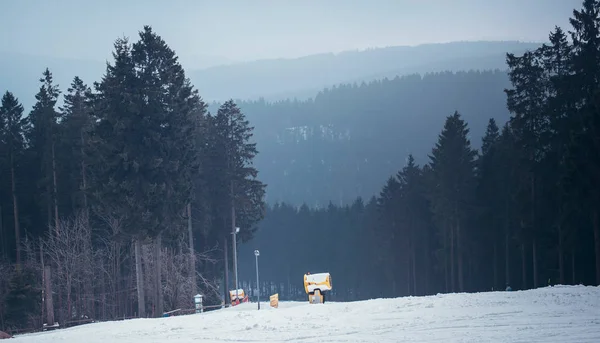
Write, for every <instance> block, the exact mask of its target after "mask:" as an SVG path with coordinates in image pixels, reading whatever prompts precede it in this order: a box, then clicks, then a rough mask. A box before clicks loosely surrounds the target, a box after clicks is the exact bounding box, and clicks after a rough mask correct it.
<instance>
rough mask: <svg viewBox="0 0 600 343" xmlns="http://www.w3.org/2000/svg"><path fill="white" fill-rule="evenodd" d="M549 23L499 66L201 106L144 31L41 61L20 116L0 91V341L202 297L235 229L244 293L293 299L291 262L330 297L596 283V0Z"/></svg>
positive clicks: (225, 275)
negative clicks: (98, 66) (87, 58)
mask: <svg viewBox="0 0 600 343" xmlns="http://www.w3.org/2000/svg"><path fill="white" fill-rule="evenodd" d="M571 26H572V28H571V30H569V31H563V30H562V29H561V28H559V27H556V28H554V30H552V32H551V33H550V35H549V41H548V42H547V43H546V44H544V45H542V46H540V47H539V48H537V49H535V50H531V51H527V52H525V53H523V54H512V53H508V54H507V55H506V62H507V67H508V72H507V73H505V72H499V71H472V72H461V73H438V74H431V75H426V76H423V77H421V76H419V75H414V76H407V77H403V78H397V79H394V80H382V81H377V82H373V83H370V84H365V85H361V86H353V85H345V86H340V87H336V89H333V90H326V91H324V92H322V93H321V94H319V95H318V96H317V97H316V98H315V99H314V100H311V101H303V102H299V101H285V102H279V103H270V104H269V103H265V102H252V103H250V102H248V103H240V102H234V101H233V100H230V101H227V102H225V103H223V104H218V106H217V107H216V108H210V107H209V105H208V104H207V103H205V102H204V101H203V100H202V97H201V96H200V94H199V93H198V92H197V91H196V90H195V89H194V87H193V86H192V84H191V82H190V81H189V79H188V78H187V77H186V73H185V72H184V70H183V67H182V66H181V65H180V64H179V62H178V58H177V56H176V55H175V53H174V52H173V50H171V49H170V48H169V46H168V45H167V44H166V42H164V40H163V39H162V38H161V37H160V36H159V35H158V34H156V33H155V32H154V31H153V30H152V29H151V28H150V27H149V26H146V27H144V28H143V30H142V31H140V33H139V37H138V40H137V41H135V42H133V43H130V42H129V40H128V39H126V38H120V39H117V40H116V41H115V44H114V51H113V60H112V61H111V62H110V63H108V64H107V66H106V71H105V73H104V75H103V77H102V79H101V80H99V81H96V82H93V83H89V84H86V82H84V80H82V79H80V78H79V77H74V78H73V81H72V83H71V85H70V86H69V87H68V88H67V90H66V92H64V93H62V92H61V91H60V88H59V85H57V84H55V82H54V80H53V74H52V72H51V71H50V70H48V69H46V70H45V71H43V73H41V76H42V77H41V79H40V86H39V92H38V93H37V94H35V99H36V103H35V106H34V107H33V109H32V111H31V112H30V113H27V114H26V113H24V112H25V111H24V108H23V106H22V105H21V102H20V100H19V99H18V98H17V97H15V96H14V94H13V93H11V92H10V90H3V93H2V100H1V104H0V159H1V160H0V166H1V168H0V180H1V183H0V234H1V236H0V243H1V244H0V249H1V250H0V259H1V260H0V274H1V275H2V276H3V277H2V278H0V299H1V301H0V329H3V330H4V331H9V332H15V331H17V330H32V329H39V328H41V327H42V325H43V324H44V323H47V324H49V325H52V324H53V323H55V322H58V323H60V325H61V326H68V325H71V324H72V323H73V322H74V321H77V320H82V319H90V318H91V319H94V320H114V319H121V318H130V317H149V316H153V317H158V316H161V315H162V314H163V313H164V311H170V310H173V309H178V308H184V309H190V308H192V307H193V303H192V296H193V295H194V294H196V293H198V292H201V293H202V294H204V295H205V299H206V300H205V301H206V304H217V305H218V304H220V303H221V301H223V297H226V292H227V290H228V289H232V288H233V285H234V284H235V280H231V279H230V275H231V273H230V272H229V268H230V266H231V265H232V257H233V253H232V249H231V247H232V241H231V239H232V237H233V236H232V235H231V233H232V232H233V231H234V230H235V228H236V227H239V228H240V233H239V234H238V235H237V239H238V240H239V242H238V243H240V244H238V245H237V246H238V250H239V253H238V254H237V255H238V260H239V276H240V281H241V284H242V285H243V287H244V288H245V289H247V290H248V292H249V293H254V289H255V288H256V284H255V283H253V282H254V280H255V279H254V277H255V274H254V258H253V257H254V256H253V254H252V251H253V250H254V249H260V251H261V256H260V263H261V264H260V265H261V267H260V275H261V281H262V282H261V284H260V285H259V286H260V287H261V288H263V292H261V294H262V295H263V296H265V297H266V296H268V295H269V294H270V292H279V293H280V295H281V297H282V299H286V298H287V299H292V298H293V299H296V298H304V297H305V295H304V294H303V289H302V288H301V287H302V281H301V280H302V275H303V274H304V273H305V272H309V271H310V272H313V273H314V272H319V271H328V272H331V273H332V276H333V284H334V292H333V294H332V297H331V298H330V299H331V300H337V301H347V300H355V299H367V298H372V297H392V296H402V295H425V294H435V293H438V292H473V291H490V290H504V289H505V288H506V286H507V285H510V286H511V287H512V288H513V289H528V288H535V287H540V286H545V285H547V284H556V283H562V284H567V283H569V284H573V283H584V284H596V285H598V284H600V218H599V215H600V213H599V212H598V211H599V209H600V154H599V151H600V142H599V141H598V137H600V136H599V135H597V132H598V131H599V130H600V110H599V108H598V106H600V64H599V63H598V61H600V2H599V1H597V0H585V1H583V7H582V9H580V10H575V11H574V12H573V16H572V18H571ZM569 38H570V40H569ZM87 82H91V80H90V81H87ZM59 98H62V100H63V102H64V105H62V106H57V103H58V101H59ZM415 99H420V100H418V101H417V100H415ZM259 112H263V114H262V116H261V113H259ZM246 115H247V116H246ZM503 116H505V117H503ZM259 117H261V118H262V119H258V118H259ZM282 130H284V131H285V130H287V131H288V134H286V135H284V134H281V131H282ZM476 130H480V131H482V132H485V133H484V135H483V137H479V136H478V137H477V138H474V136H475V135H474V134H472V132H473V131H476ZM265 132H269V133H272V134H273V137H275V138H276V139H278V140H279V141H280V142H283V143H284V144H268V142H266V143H265V142H262V143H257V142H256V141H257V140H258V139H256V137H257V136H259V135H263V134H265ZM309 136H310V137H311V139H308V137H309ZM354 137H358V138H356V139H354ZM375 138H377V139H375ZM319 141H328V142H327V143H319ZM425 144H428V145H427V147H426V148H423V146H424V145H425ZM269 149H271V150H270V151H269ZM295 149H297V150H295ZM425 149H426V150H425ZM307 151H308V152H310V153H311V154H306V152H307ZM269 154H270V155H269ZM302 154H304V155H302ZM274 156H277V158H274ZM300 156H304V157H303V158H300ZM261 158H263V160H262V162H261V163H259V160H260V159H261ZM363 160H364V161H365V164H364V165H361V163H362V162H361V161H363ZM371 161H374V162H371ZM402 161H404V162H402ZM319 163H320V165H319ZM269 164H270V165H278V164H284V165H283V166H281V167H277V168H275V167H273V168H274V169H271V167H268V166H267V165H269ZM288 164H292V165H295V166H298V167H295V169H290V166H289V165H288ZM312 170H314V171H315V172H314V173H312V174H310V171H312ZM259 172H260V173H259ZM269 173H271V174H269ZM278 173H279V174H283V175H284V176H286V174H287V175H290V174H293V175H292V176H290V177H289V178H287V179H286V178H282V179H280V180H279V181H277V179H276V176H277V174H278ZM327 173H329V174H327ZM325 175H327V176H325ZM267 176H268V177H267ZM280 176H281V175H280ZM267 187H268V188H267ZM267 189H268V191H269V192H273V193H271V194H273V195H272V196H270V197H267ZM342 190H344V192H345V193H343V194H340V192H341V191H342ZM346 190H347V191H346ZM303 202H304V203H305V204H304V205H300V204H302V203H303ZM269 203H270V204H269ZM340 203H341V204H340ZM315 204H316V205H319V206H315ZM224 293H225V294H224Z"/></svg>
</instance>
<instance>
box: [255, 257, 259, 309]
mask: <svg viewBox="0 0 600 343" xmlns="http://www.w3.org/2000/svg"><path fill="white" fill-rule="evenodd" d="M254 256H255V257H256V301H257V303H258V309H259V310H260V283H259V282H258V256H260V251H258V250H254Z"/></svg>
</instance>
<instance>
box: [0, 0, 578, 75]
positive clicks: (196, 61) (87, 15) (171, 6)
mask: <svg viewBox="0 0 600 343" xmlns="http://www.w3.org/2000/svg"><path fill="white" fill-rule="evenodd" d="M581 3H582V1H581V0H500V1H496V0H171V1H167V0H162V1H159V0H97V1H90V0H87V1H86V0H0V42H1V44H0V51H12V52H19V53H28V54H37V55H47V56H56V57H76V58H84V59H94V60H99V61H104V60H105V59H107V58H109V57H110V53H111V51H112V43H113V42H114V40H115V38H117V37H119V36H122V35H125V36H129V37H132V38H137V37H135V36H136V35H137V31H139V30H140V29H141V27H142V26H143V25H144V24H149V25H151V26H152V27H153V28H154V29H155V30H156V31H157V32H158V33H159V34H160V35H161V36H163V38H164V39H165V40H166V41H167V43H168V44H169V45H170V46H171V47H172V48H174V49H175V50H176V52H177V54H178V55H179V56H180V57H181V59H182V61H183V62H184V63H187V64H188V65H190V64H191V65H201V64H205V63H214V62H219V61H221V60H225V59H226V60H236V61H244V60H253V59H260V58H278V57H298V56H303V55H307V54H313V53H320V52H338V51H343V50H353V49H364V48H368V47H378V46H389V45H416V44H422V43H435V42H448V41H457V40H488V39H490V40H524V41H545V40H546V39H547V35H548V32H549V31H550V30H552V28H553V27H554V25H557V24H558V25H561V26H562V27H564V28H568V18H569V17H570V16H571V13H572V10H573V8H579V7H581Z"/></svg>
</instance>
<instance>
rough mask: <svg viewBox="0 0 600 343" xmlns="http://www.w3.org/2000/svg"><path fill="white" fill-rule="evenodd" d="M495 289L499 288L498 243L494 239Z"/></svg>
mask: <svg viewBox="0 0 600 343" xmlns="http://www.w3.org/2000/svg"><path fill="white" fill-rule="evenodd" d="M493 264H494V286H493V287H494V289H496V288H497V287H498V242H497V240H496V239H494V258H493Z"/></svg>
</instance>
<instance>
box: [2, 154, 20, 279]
mask: <svg viewBox="0 0 600 343" xmlns="http://www.w3.org/2000/svg"><path fill="white" fill-rule="evenodd" d="M14 155H15V154H14V153H13V152H12V151H11V152H10V180H11V191H12V200H13V215H14V218H13V219H14V222H15V242H16V244H17V246H16V248H17V268H19V266H20V265H21V232H20V226H19V205H18V203H17V180H16V178H15V156H14ZM0 226H1V225H0Z"/></svg>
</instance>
